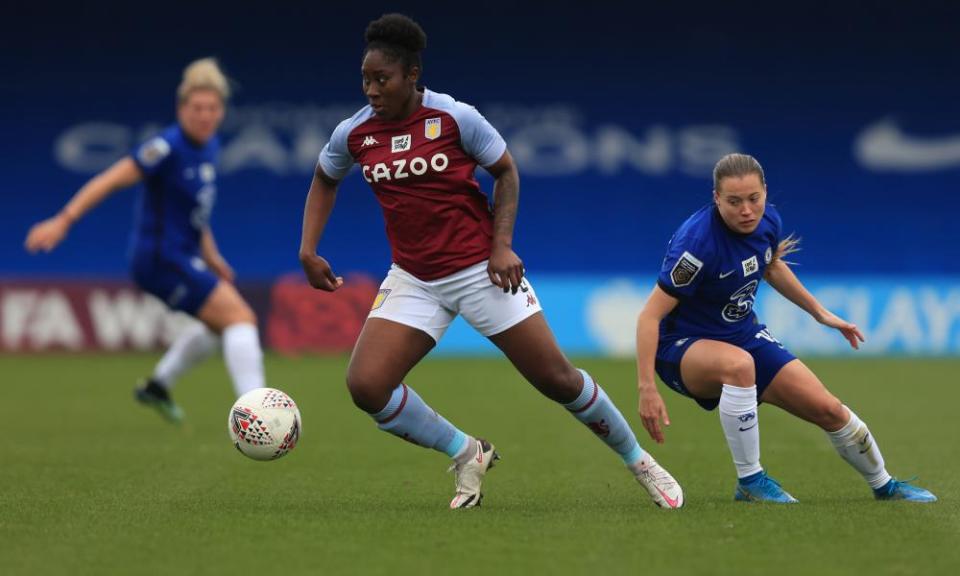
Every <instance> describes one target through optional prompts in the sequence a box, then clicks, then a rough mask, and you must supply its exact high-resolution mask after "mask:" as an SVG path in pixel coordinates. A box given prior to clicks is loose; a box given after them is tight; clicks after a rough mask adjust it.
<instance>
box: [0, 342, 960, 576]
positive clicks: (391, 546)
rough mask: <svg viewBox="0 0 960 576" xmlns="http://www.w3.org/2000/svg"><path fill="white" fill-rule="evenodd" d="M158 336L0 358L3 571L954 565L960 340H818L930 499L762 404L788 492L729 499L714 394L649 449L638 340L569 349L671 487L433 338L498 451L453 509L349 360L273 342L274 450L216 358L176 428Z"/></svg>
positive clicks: (923, 570)
mask: <svg viewBox="0 0 960 576" xmlns="http://www.w3.org/2000/svg"><path fill="white" fill-rule="evenodd" d="M155 360H156V357H155V356H152V355H129V356H38V357H17V356H7V357H0V374H2V376H0V383H2V384H0V391H2V392H3V402H2V414H3V418H2V426H0V430H2V434H0V573H2V574H4V575H14V574H17V575H19V574H43V575H47V574H71V575H75V574H176V575H178V576H179V575H188V574H227V573H245V574H324V575H326V574H372V575H375V574H384V575H391V576H394V575H402V574H415V573H416V574H440V573H444V574H456V575H469V574H483V575H485V576H489V575H491V574H631V575H635V574H737V575H740V576H743V575H747V574H765V575H767V574H777V575H778V576H780V575H787V574H817V575H831V574H872V575H879V574H947V573H956V570H957V568H958V567H960V547H958V546H957V543H958V542H960V506H958V501H960V500H958V497H957V494H958V492H960V481H958V478H960V443H958V441H957V437H958V434H957V431H958V425H957V420H956V418H955V412H954V411H955V407H956V406H957V404H958V401H960V388H958V387H957V385H956V374H957V373H958V372H960V360H875V359H867V360H831V361H812V362H810V364H811V366H812V367H813V368H814V370H815V371H816V372H817V373H818V374H819V375H820V377H821V378H822V379H823V380H824V382H826V383H827V385H828V387H830V388H831V390H833V392H834V393H835V394H837V395H838V396H839V397H840V398H841V399H843V400H844V401H845V402H846V403H847V404H848V405H850V406H851V407H852V408H854V409H855V410H856V411H857V413H858V414H859V415H860V416H861V418H863V419H864V420H865V421H866V422H867V423H868V424H869V425H870V427H871V429H872V431H873V433H874V435H875V437H876V438H877V439H878V441H879V443H880V446H881V449H882V450H883V453H884V456H885V458H886V461H887V465H888V469H889V470H890V471H891V472H892V473H894V474H896V475H898V476H900V477H909V476H911V475H914V474H919V475H920V481H919V482H918V483H919V484H921V485H922V486H924V487H927V488H929V489H930V490H932V491H933V492H934V493H936V494H937V495H938V496H939V497H940V501H939V502H937V503H934V504H930V505H915V504H914V505H911V504H905V503H898V502H875V501H874V500H873V498H872V495H871V493H870V491H869V490H868V489H867V487H866V485H865V484H864V483H863V481H862V480H861V479H860V477H859V476H858V475H857V474H856V473H855V472H853V471H852V470H851V469H850V468H849V467H848V466H847V465H846V464H845V463H844V462H843V461H842V460H840V458H839V457H838V456H837V455H836V454H835V452H834V451H833V449H832V448H831V446H830V444H829V442H828V441H827V439H826V438H825V437H824V435H823V433H822V432H820V431H819V430H817V429H815V428H814V427H812V426H810V425H808V424H805V423H803V422H800V421H798V420H796V419H794V418H792V417H790V416H787V415H786V414H784V413H782V412H779V411H778V410H777V409H775V408H772V407H769V406H767V407H764V408H762V409H761V414H762V428H763V434H762V442H763V444H762V446H763V463H764V465H765V467H766V468H767V469H768V470H769V471H770V473H771V474H772V475H773V476H775V477H776V478H778V479H779V480H780V481H781V482H782V483H783V485H784V487H785V488H787V489H788V490H789V491H790V492H791V493H792V494H793V495H794V496H796V497H797V498H798V499H800V501H801V503H800V504H799V505H795V506H790V507H777V506H769V505H748V504H742V503H735V502H733V500H732V496H733V489H734V483H735V474H734V470H733V465H732V463H731V462H730V456H729V452H728V451H727V448H726V444H725V443H724V441H723V434H722V432H721V430H720V426H719V423H718V421H717V417H716V414H715V413H707V412H704V411H702V410H700V409H699V408H698V407H696V406H695V405H694V403H693V402H691V401H689V400H686V399H684V398H681V397H679V396H678V395H676V394H674V393H672V392H670V391H668V390H662V391H661V393H662V394H663V396H664V398H665V399H666V402H667V405H668V409H669V410H670V415H671V417H672V420H673V426H672V427H671V428H670V429H669V430H668V432H667V443H666V445H664V446H655V445H653V444H652V442H651V441H650V440H649V439H648V438H647V437H646V435H645V432H644V431H643V430H642V428H641V426H640V424H639V418H638V417H637V415H636V393H635V392H634V368H633V364H632V362H630V361H612V360H598V359H581V360H580V361H578V362H577V364H578V365H580V366H582V367H584V368H586V369H588V370H589V371H591V373H593V374H594V376H595V377H596V378H597V379H598V380H599V381H600V382H601V383H602V384H603V385H604V387H605V388H606V389H607V391H608V393H609V394H610V395H611V397H612V398H613V399H614V401H615V402H617V404H618V405H619V406H620V407H621V409H622V410H623V411H624V413H625V414H626V415H627V418H628V420H629V421H630V422H631V424H632V425H633V426H634V429H635V430H636V431H637V433H638V435H640V441H641V444H642V445H643V446H644V447H645V448H648V449H650V451H651V452H652V453H653V454H654V455H655V456H656V457H657V458H658V459H659V460H660V462H661V463H662V464H664V465H665V466H666V467H667V468H668V469H669V470H670V471H671V472H672V473H673V474H674V475H675V476H676V477H677V479H678V480H679V481H680V482H681V483H682V484H683V487H684V490H685V493H686V498H687V503H686V506H685V507H684V509H682V510H680V511H666V510H660V509H657V508H656V507H654V506H653V505H652V504H651V502H650V501H649V499H648V498H647V495H646V493H645V492H644V491H643V490H642V488H641V487H640V486H639V485H637V484H636V483H635V481H634V480H633V479H632V478H631V477H630V476H629V475H628V474H627V472H626V471H625V470H624V469H623V467H622V465H621V464H620V462H619V459H618V458H617V457H616V456H615V455H614V454H613V453H611V452H610V451H609V450H608V449H607V448H606V447H605V446H603V445H602V444H601V443H600V442H599V441H598V440H597V439H596V438H594V437H593V435H592V434H591V433H590V432H589V431H588V430H586V429H585V428H584V427H583V426H582V425H580V424H579V423H577V422H576V421H575V420H574V419H573V418H571V417H570V416H569V415H568V414H566V412H565V411H564V410H563V409H562V408H561V407H559V406H557V405H555V404H552V403H551V402H549V401H548V400H546V399H544V398H542V397H540V396H539V395H538V394H537V393H536V392H535V391H534V390H533V389H532V388H531V387H530V386H528V385H527V384H526V383H525V382H523V381H522V379H521V378H520V376H519V375H518V374H517V373H516V372H515V371H514V370H513V369H512V368H511V367H510V366H509V364H508V363H507V361H506V360H503V359H490V360H475V359H470V360H463V359H437V360H432V359H428V360H427V361H426V362H424V363H423V364H422V365H421V366H419V367H418V368H417V369H416V370H415V372H414V373H413V374H412V375H411V377H410V378H409V379H408V382H409V383H410V384H411V385H413V386H414V387H415V388H416V389H417V391H418V392H419V393H420V394H421V395H422V396H423V397H424V398H425V399H426V400H427V401H428V402H429V403H430V404H431V405H432V406H433V407H434V408H436V409H437V410H438V411H439V412H440V413H442V414H444V415H445V416H446V417H447V418H449V419H450V420H451V421H453V422H454V423H455V424H457V425H458V426H460V427H461V428H462V429H464V430H465V431H466V432H468V433H475V434H479V435H483V436H485V437H487V438H489V439H490V440H492V441H493V442H494V443H496V445H497V448H498V450H499V451H500V453H501V454H502V456H503V460H502V462H500V463H499V465H498V466H497V468H495V469H494V470H493V471H492V472H491V473H490V474H489V475H488V476H487V481H486V483H485V485H484V488H485V490H484V491H485V493H486V498H485V500H484V505H483V508H481V509H477V510H468V511H457V512H453V511H450V510H447V509H446V506H447V502H448V501H449V499H450V497H451V495H452V489H453V476H452V474H446V473H445V472H444V471H445V468H446V466H447V465H448V462H447V460H446V459H445V457H443V456H442V455H440V454H436V453H432V452H429V451H427V450H424V449H421V448H417V447H414V446H411V445H409V444H406V443H404V442H402V441H399V440H397V439H396V438H394V437H392V436H389V435H387V434H384V433H382V432H380V431H378V430H377V429H376V427H375V426H374V424H373V423H372V421H371V420H370V419H369V418H368V417H366V416H364V415H363V414H361V413H360V412H359V411H357V410H356V409H355V408H354V407H353V405H352V404H351V402H350V400H349V397H348V395H347V392H346V390H345V388H344V386H343V384H342V381H343V374H344V369H345V366H346V359H345V358H299V359H291V358H279V357H268V359H267V374H268V380H269V382H270V385H272V386H274V387H277V388H281V389H283V390H285V391H287V392H289V393H290V394H291V395H292V396H293V397H294V399H296V401H297V402H298V404H299V405H300V407H301V411H302V413H303V418H304V435H303V438H302V441H301V444H300V445H299V446H298V447H297V449H296V450H295V451H294V452H293V453H292V454H290V455H289V456H287V457H286V458H284V459H282V460H279V461H276V462H270V463H259V462H254V461H251V460H247V459H246V458H244V457H242V456H241V455H240V454H239V453H237V452H236V451H235V450H234V449H233V447H232V446H231V445H230V443H229V441H228V439H227V432H226V427H227V412H228V408H229V407H230V405H231V403H232V401H233V396H232V391H231V388H230V385H229V381H228V379H227V376H226V373H225V370H224V367H223V365H222V363H221V362H220V361H219V360H213V361H210V362H208V363H206V364H204V365H203V366H201V367H200V368H199V369H197V370H196V371H194V372H192V373H190V374H188V375H187V376H186V377H185V378H184V379H183V380H182V381H181V382H180V383H179V384H178V386H177V388H176V398H177V400H178V401H179V402H180V403H181V405H182V406H183V407H184V408H185V410H186V412H187V422H186V423H185V424H184V425H183V426H181V427H179V428H177V427H173V426H171V425H168V424H166V423H165V422H163V421H161V419H160V418H159V417H158V416H157V415H156V414H155V413H153V412H152V411H148V410H147V409H144V408H142V407H140V406H138V405H136V404H135V403H134V402H133V400H132V396H131V388H132V385H133V383H134V381H135V380H136V379H137V378H138V377H140V376H142V375H144V374H146V373H147V372H149V370H150V369H151V368H152V365H153V362H154V361H155Z"/></svg>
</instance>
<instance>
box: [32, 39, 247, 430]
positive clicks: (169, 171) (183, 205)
mask: <svg viewBox="0 0 960 576" xmlns="http://www.w3.org/2000/svg"><path fill="white" fill-rule="evenodd" d="M229 95H230V87H229V83H228V81H227V78H226V76H224V74H223V72H222V71H221V70H220V67H219V65H218V64H217V62H216V60H214V59H212V58H203V59H200V60H197V61H195V62H193V63H191V64H190V65H189V66H187V68H186V69H185V70H184V72H183V81H182V82H181V83H180V86H179V88H178V89H177V100H178V102H177V122H176V123H175V124H173V125H171V126H169V127H167V128H166V129H165V130H163V131H162V132H161V133H160V134H158V135H157V136H154V137H153V138H150V139H149V140H147V141H146V142H144V143H143V144H141V145H139V146H137V147H136V149H134V150H133V151H132V152H131V154H130V155H128V156H126V157H124V158H122V159H120V160H118V161H117V162H116V163H115V164H114V165H113V166H111V167H110V168H108V169H107V170H105V171H103V172H102V173H100V174H98V175H97V176H96V177H94V178H93V179H92V180H90V181H89V182H88V183H87V184H86V185H84V186H83V187H82V188H81V189H80V190H79V191H78V192H77V193H76V194H75V195H74V196H73V198H72V199H71V200H70V201H69V202H68V203H67V205H66V206H65V207H64V208H63V210H62V211H61V212H60V213H59V214H57V215H56V216H54V217H52V218H49V219H47V220H45V221H43V222H40V223H38V224H36V225H35V226H34V227H33V228H31V229H30V232H29V234H28V235H27V240H26V242H25V244H26V248H27V250H29V251H31V252H36V251H41V250H42V251H47V252H49V251H50V250H53V249H54V248H55V247H56V246H57V245H58V244H59V243H60V242H61V241H62V240H63V239H64V238H65V237H66V235H67V233H68V232H69V230H70V227H71V226H72V225H73V224H74V222H76V221H77V220H79V219H80V218H81V217H82V216H83V215H84V214H85V213H86V212H88V211H89V210H91V209H92V208H93V207H94V206H95V205H96V204H98V203H99V202H101V201H102V200H103V199H105V198H106V197H108V196H109V195H111V194H113V193H115V192H117V191H119V190H122V189H124V188H128V187H131V186H134V185H136V184H138V183H141V182H142V183H143V192H142V193H141V194H140V198H139V201H138V204H137V216H136V221H135V225H134V228H133V234H132V237H131V242H130V275H131V277H132V278H133V280H134V282H135V283H136V284H137V286H138V287H139V288H140V289H142V290H143V291H144V292H148V293H150V294H152V295H154V296H156V297H157V298H158V299H160V300H161V301H162V302H164V304H166V305H167V306H168V307H169V308H170V309H172V310H179V311H182V312H185V313H187V314H189V315H191V316H193V317H194V318H196V319H197V320H199V322H198V323H196V324H193V325H191V326H189V327H187V328H186V329H184V330H183V332H182V333H181V334H180V335H179V336H178V337H177V339H176V341H174V343H173V344H172V345H171V346H170V348H169V350H167V353H166V354H164V356H163V358H162V359H161V360H160V362H159V363H158V364H157V366H156V368H155V369H154V372H153V374H152V375H151V377H150V378H148V379H147V380H146V381H145V382H144V383H143V385H142V386H139V387H138V388H137V389H136V390H135V391H134V394H135V398H136V399H137V400H138V401H140V402H142V403H143V404H145V405H147V406H150V407H152V408H155V409H156V410H157V411H158V412H160V414H161V415H162V416H163V417H165V418H167V419H168V420H170V421H173V422H180V421H181V420H183V417H184V415H183V411H182V410H181V409H180V407H179V406H178V405H177V404H175V403H174V401H173V399H172V397H171V393H170V390H171V388H172V387H173V385H174V383H175V382H176V381H177V379H178V378H179V377H180V376H181V375H183V373H184V372H186V371H187V370H189V369H190V368H192V367H193V366H196V365H197V364H198V363H199V362H201V361H202V360H204V359H205V358H207V357H209V356H210V355H212V354H213V353H214V352H215V351H216V350H217V349H219V348H222V349H223V355H224V359H225V360H226V364H227V369H228V371H229V372H230V376H231V379H232V380H233V385H234V390H235V392H236V394H237V396H238V397H239V396H242V395H243V394H245V393H246V392H249V391H251V390H254V389H256V388H262V387H263V386H264V373H263V352H262V350H261V348H260V336H259V333H258V331H257V318H256V315H255V314H254V312H253V310H252V309H251V308H250V306H249V305H248V304H247V302H246V301H245V300H244V299H243V297H242V296H241V295H240V293H239V292H238V291H237V289H236V287H234V285H233V277H234V273H233V269H232V268H231V267H230V265H229V264H227V262H226V260H224V258H223V256H222V255H221V254H220V250H219V249H218V248H217V243H216V241H215V240H214V236H213V231H212V230H211V228H210V213H211V211H212V210H213V206H214V203H215V200H216V196H217V182H216V174H217V171H216V164H217V157H218V155H219V150H220V143H219V139H218V137H217V130H218V129H219V127H220V123H221V122H222V121H223V116H224V110H225V105H226V102H227V99H228V98H229ZM221 344H222V346H221Z"/></svg>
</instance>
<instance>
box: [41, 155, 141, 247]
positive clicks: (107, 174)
mask: <svg viewBox="0 0 960 576" xmlns="http://www.w3.org/2000/svg"><path fill="white" fill-rule="evenodd" d="M142 178H143V175H142V174H141V173H140V169H139V168H137V165H136V163H135V162H134V161H133V158H131V157H130V156H127V157H125V158H122V159H121V160H119V161H117V162H116V163H115V164H114V165H113V166H111V167H109V168H107V169H106V170H104V171H103V172H101V173H99V174H97V175H96V176H94V177H93V178H92V179H91V180H90V181H89V182H87V183H86V184H84V185H83V187H82V188H80V190H78V191H77V193H76V194H74V195H73V198H71V199H70V201H69V202H67V205H66V206H64V207H63V209H62V210H60V212H59V213H57V215H56V216H53V217H51V218H47V219H46V220H44V221H42V222H38V223H37V224H34V225H33V227H31V228H30V232H28V233H27V239H26V241H25V242H24V247H26V249H27V251H29V252H31V253H35V252H38V251H40V250H42V251H44V252H49V251H51V250H53V249H54V248H56V247H57V245H58V244H60V242H62V241H63V239H64V238H65V237H66V236H67V232H69V231H70V227H71V226H72V225H73V223H74V222H76V221H77V220H79V219H80V218H81V217H82V216H83V215H84V214H86V213H87V212H88V211H90V210H91V209H92V208H93V207H94V206H96V205H97V204H99V203H100V202H102V201H103V199H104V198H106V197H107V196H109V195H111V194H113V193H114V192H116V191H117V190H120V189H121V188H127V187H130V186H133V185H134V184H136V183H137V182H139V181H140V180H141V179H142Z"/></svg>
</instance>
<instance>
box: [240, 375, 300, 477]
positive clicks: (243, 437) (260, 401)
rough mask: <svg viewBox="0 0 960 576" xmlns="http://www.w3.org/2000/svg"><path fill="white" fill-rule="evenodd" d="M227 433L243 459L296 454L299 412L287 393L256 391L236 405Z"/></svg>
mask: <svg viewBox="0 0 960 576" xmlns="http://www.w3.org/2000/svg"><path fill="white" fill-rule="evenodd" d="M227 429H228V431H229V432H230V440H232V441H233V445H234V446H236V447H237V450H239V451H240V452H241V453H242V454H243V455H244V456H248V457H250V458H253V459H254V460H276V459H277V458H280V457H281V456H283V455H285V454H287V453H288V452H290V451H291V450H293V448H294V447H295V446H296V445H297V441H298V440H300V433H301V431H302V426H301V424H300V410H299V409H298V408H297V404H296V402H294V401H293V398H290V396H288V395H287V394H285V393H284V392H281V391H280V390H276V389H274V388H257V389H256V390H251V391H250V392H247V393H246V394H244V395H243V396H241V397H240V398H238V399H237V401H236V402H235V403H234V404H233V407H232V408H231V409H230V416H229V420H228V422H227Z"/></svg>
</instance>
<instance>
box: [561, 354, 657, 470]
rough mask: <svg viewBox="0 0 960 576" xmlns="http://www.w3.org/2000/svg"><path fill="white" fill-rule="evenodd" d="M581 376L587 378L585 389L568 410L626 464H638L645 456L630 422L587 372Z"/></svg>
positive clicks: (582, 371) (567, 405)
mask: <svg viewBox="0 0 960 576" xmlns="http://www.w3.org/2000/svg"><path fill="white" fill-rule="evenodd" d="M580 373H581V374H583V389H582V390H581V391H580V395H579V396H577V399H576V400H574V401H573V402H571V403H569V404H564V406H565V407H566V409H567V410H569V411H570V413H571V414H573V416H574V417H575V418H576V419H577V420H579V421H581V422H583V423H584V424H586V425H587V427H588V428H590V430H592V431H593V433H594V434H596V435H597V437H598V438H600V439H601V440H603V441H604V442H606V443H607V446H609V447H610V448H612V449H613V451H614V452H616V453H617V454H619V455H620V458H622V459H623V462H624V464H626V465H627V466H631V465H633V464H636V463H637V462H639V461H640V460H641V459H642V458H643V456H644V454H645V453H644V451H643V448H641V447H640V444H639V443H638V442H637V437H636V436H635V435H634V433H633V430H631V429H630V425H629V424H627V420H626V419H625V418H624V417H623V414H621V413H620V410H617V407H616V406H614V404H613V402H611V401H610V398H609V397H608V396H607V393H606V392H604V391H603V388H601V387H600V385H599V384H597V383H596V382H594V381H593V378H591V377H590V375H589V374H587V373H586V372H585V371H584V370H580Z"/></svg>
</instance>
